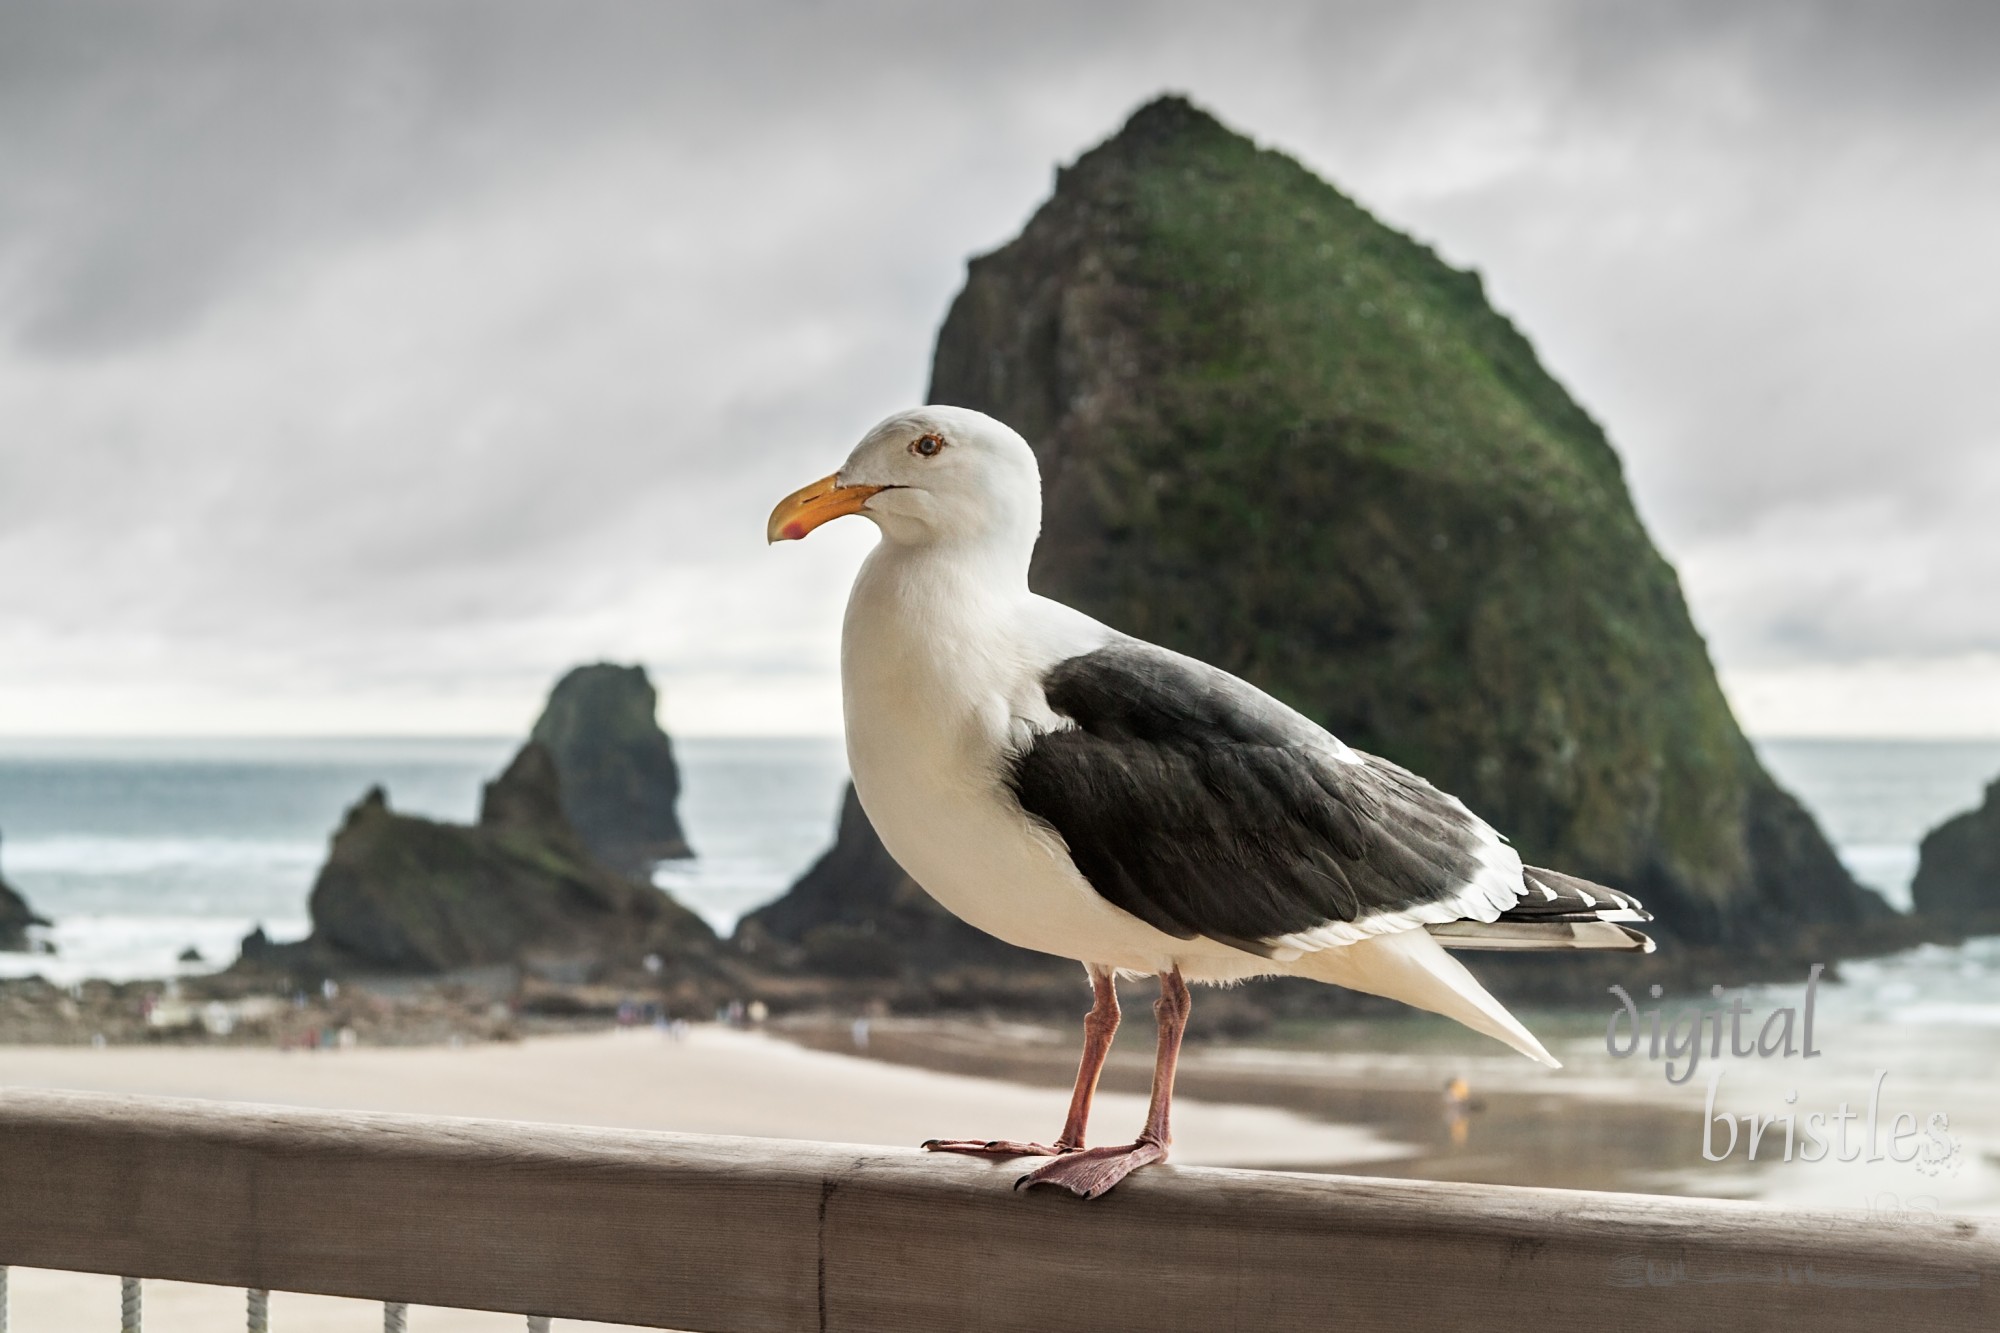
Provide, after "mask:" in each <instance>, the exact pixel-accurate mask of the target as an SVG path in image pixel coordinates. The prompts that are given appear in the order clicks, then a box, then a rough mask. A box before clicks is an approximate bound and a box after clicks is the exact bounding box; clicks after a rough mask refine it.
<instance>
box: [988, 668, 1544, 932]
mask: <svg viewBox="0 0 2000 1333" xmlns="http://www.w3.org/2000/svg"><path fill="white" fill-rule="evenodd" d="M1043 692H1044V694H1045V696H1046V697H1047V700H1048V703H1049V707H1050V708H1051V709H1052V710H1053V711H1054V712H1056V713H1058V714H1060V715H1061V716H1062V717H1064V718H1066V719H1068V720H1069V722H1071V723H1073V724H1074V725H1073V726H1070V727H1065V728H1062V729H1058V730H1051V731H1046V732H1041V733H1038V734H1036V735H1035V736H1034V737H1033V738H1032V739H1031V740H1030V741H1029V743H1028V744H1027V745H1026V746H1025V747H1024V748H1023V749H1022V750H1021V751H1020V752H1019V753H1017V754H1016V755H1014V756H1013V757H1012V761H1011V766H1010V771H1009V773H1008V781H1009V785H1010V786H1011V787H1012V789H1013V792H1014V795H1015V797H1016V799H1018V800H1019V801H1020V803H1021V808H1022V809H1023V810H1025V811H1027V813H1028V814H1030V815H1032V816H1034V817H1035V818H1036V819H1039V820H1041V821H1042V822H1043V823H1045V824H1047V825H1048V826H1049V827H1050V828H1052V829H1054V830H1055V832H1056V833H1057V834H1059V835H1060V836H1061V837H1062V839H1063V842H1064V843H1065V844H1066V845H1067V847H1068V849H1069V854H1070V857H1071V859H1072V860H1073V861H1074V862H1075V863H1076V867H1077V869H1078V870H1079V871H1081V872H1082V873H1083V875H1084V877H1085V878H1086V879H1087V880H1089V881H1090V884H1091V887H1092V888H1094V889H1095V890H1096V891H1097V892H1098V893H1099V894H1101V895H1102V896H1103V897H1104V898H1105V899H1106V900H1108V901H1109V902H1111V903H1114V904H1116V905H1117V906H1119V907H1122V908H1124V909H1125V910H1126V911H1128V912H1130V913H1131V914H1132V915H1134V916H1136V917H1138V918H1139V919H1140V920H1142V921H1145V922H1146V923H1147V924H1149V925H1151V926H1153V927H1155V928H1156V929H1158V930H1160V931H1162V932H1164V933H1166V934H1169V935H1172V936H1175V937H1176V938H1180V939H1193V938H1195V937H1196V936H1206V937H1207V938H1209V939H1214V940H1219V941H1222V942H1224V943H1227V944H1230V945H1233V946H1235V947H1238V948H1243V949H1248V950H1251V951H1252V952H1256V953H1261V954H1270V953H1271V952H1273V950H1274V949H1275V948H1276V947H1279V946H1278V944H1277V943H1276V942H1279V941H1282V940H1283V939H1284V938H1285V937H1288V936H1297V935H1303V934H1308V933H1310V932H1314V931H1323V930H1325V929H1326V928H1328V927H1338V926H1342V925H1345V926H1357V927H1360V928H1361V929H1359V930H1357V931H1353V932H1341V931H1338V930H1336V931H1335V933H1336V934H1345V935H1346V937H1348V938H1358V937H1359V935H1361V934H1367V933H1373V932H1371V931H1369V930H1367V929H1366V927H1367V924H1368V923H1369V922H1370V921H1371V920H1375V921H1378V922H1380V923H1381V927H1386V926H1388V925H1389V924H1390V923H1389V922H1387V921H1383V920H1382V919H1383V918H1386V917H1390V916H1392V915H1396V914H1412V919H1408V922H1407V923H1408V924H1410V925H1415V924H1417V922H1418V921H1419V920H1422V921H1443V920H1452V919H1456V917H1458V916H1460V915H1467V914H1470V912H1471V911H1475V910H1479V909H1480V908H1481V907H1482V906H1483V907H1484V908H1485V910H1483V911H1481V912H1480V914H1481V915H1482V916H1483V917H1485V918H1488V919H1490V918H1491V917H1492V916H1493V915H1494V914H1496V913H1497V912H1498V911H1500V910H1501V909H1502V908H1503V907H1506V906H1511V905H1512V903H1513V901H1514V899H1515V897H1516V896H1517V895H1518V894H1519V893H1520V892H1521V885H1520V881H1519V877H1518V875H1515V876H1513V877H1511V879H1500V878H1498V877H1496V876H1495V875H1494V873H1493V869H1492V867H1491V865H1490V864H1489V861H1490V860H1491V858H1492V857H1493V855H1494V844H1495V842H1496V840H1497V839H1496V835H1494V834H1493V833H1492V832H1491V830H1489V829H1487V828H1486V826H1485V825H1484V824H1482V823H1480V821H1479V820H1477V819H1475V818H1474V817H1473V816H1472V815H1471V814H1470V813H1469V812H1467V811H1466V809H1465V807H1464V806H1462V805H1460V804H1459V803H1458V802H1457V801H1456V800H1454V799H1452V798H1451V797H1449V796H1446V795H1445V794H1443V793H1442V792H1440V791H1438V790H1437V789H1436V788H1434V787H1432V786H1431V785H1430V784H1429V783H1427V782H1425V781H1424V780H1423V779H1422V778H1419V777H1417V776H1416V775H1414V774H1412V773H1410V772H1408V771H1407V770H1405V769H1402V768H1399V767H1397V766H1396V765H1394V764H1391V763H1389V762H1388V761H1386V760H1383V759H1377V758H1375V757H1373V756H1371V755H1364V754H1361V753H1360V752H1358V751H1352V750H1345V749H1344V747H1341V746H1340V744H1339V742H1337V741H1334V740H1333V739H1332V738H1331V737H1329V736H1327V734H1326V733H1325V732H1323V731H1321V730H1320V729H1319V728H1318V727H1315V726H1314V725H1313V724H1312V723H1311V722H1309V721H1307V720H1306V719H1305V718H1304V717H1302V716H1300V715H1299V714H1298V713H1295V712H1293V711H1292V710H1291V709H1289V708H1286V707H1285V706H1284V705H1283V704H1280V703H1279V702H1277V701H1276V700H1275V699H1272V698H1271V697H1269V696H1268V695H1265V694H1263V693H1262V692H1260V691H1258V690H1256V689H1253V688H1252V687H1250V686H1248V685H1246V684H1244V683H1243V682H1242V681H1239V680H1237V679H1236V678H1235V677H1233V676H1231V675H1229V674H1227V673H1226V672H1223V671H1219V670H1217V669H1215V668H1214V667H1210V666H1208V665H1206V664H1205V663H1202V662H1198V661H1195V660H1194V659H1192V658H1188V657H1183V656H1181V655H1179V654H1178V653H1171V652H1168V651H1167V650H1165V649H1163V648H1156V647H1154V646H1152V645H1151V644H1146V643H1142V642H1139V641H1137V640H1120V641H1117V642H1115V643H1113V644H1111V645H1110V646H1108V647H1105V648H1101V649H1099V650H1097V651H1095V652H1092V653H1087V654H1084V655H1083V656H1080V657H1073V658H1070V659H1068V660H1066V661H1064V662H1061V663H1058V664H1057V665H1056V666H1055V667H1054V668H1052V669H1051V670H1050V672H1049V673H1048V675H1047V676H1046V678H1045V679H1044V681H1043ZM1343 754H1344V755H1345V756H1346V757H1345V758H1343V757H1342V755H1343ZM1482 858H1485V859H1482ZM1510 859H1511V858H1510ZM1455 904H1456V905H1457V907H1455V906H1454V905H1455ZM1460 907H1462V908H1465V909H1466V910H1458V908H1460ZM1378 928H1380V927H1378ZM1327 942H1335V941H1333V940H1328V941H1327Z"/></svg>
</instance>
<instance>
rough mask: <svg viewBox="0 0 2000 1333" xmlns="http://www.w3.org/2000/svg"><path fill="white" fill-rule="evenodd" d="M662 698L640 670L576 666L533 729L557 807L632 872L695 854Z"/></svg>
mask: <svg viewBox="0 0 2000 1333" xmlns="http://www.w3.org/2000/svg"><path fill="white" fill-rule="evenodd" d="M659 703H660V699H659V694H658V692H657V691H655V690H654V688H653V682H652V681H651V680H650V679H649V678H648V677H647V675H646V669H645V668H644V667H637V666H614V665H612V664H611V663H608V662H599V663H596V664H594V665H591V666H580V667H577V668H575V669H574V670H572V671H571V672H569V674H567V675H565V676H564V677H563V678H562V679H561V680H560V681H558V682H556V687H555V689H554V690H553V691H551V692H550V694H549V701H548V704H547V706H546V707H544V708H543V710H542V716H541V718H540V719H539V720H538V721H537V722H536V723H535V728H534V730H533V731H532V732H531V733H530V740H531V741H532V742H534V743H536V744H539V745H541V746H543V747H545V748H546V749H547V750H548V752H549V754H550V755H551V756H552V757H553V758H554V760H555V766H556V773H557V775H558V776H559V778H560V779H561V790H562V804H563V811H564V813H566V814H567V815H568V816H569V822H570V824H571V825H572V826H573V827H574V828H575V829H576V832H577V834H578V836H579V837H581V838H582V839H583V843H584V846H586V847H588V848H589V849H590V852H591V854H592V855H593V856H595V857H596V858H597V859H598V860H599V861H602V862H603V863H604V864H605V865H607V866H610V867H611V868H612V869H613V870H616V871H618V872H619V873H620V874H624V875H632V876H637V877H639V878H647V877H649V876H650V875H651V874H652V869H653V866H654V865H655V864H656V863H658V862H660V861H665V860H672V859H675V858H680V857H687V856H692V855H693V854H694V853H693V852H692V851H691V850H690V849H689V848H688V844H687V838H686V837H685V836H684V835H683V834H682V832H681V824H680V816H679V813H678V811H677V809H676V807H677V805H678V803H679V801H680V794H681V779H680V770H679V768H678V767H676V765H675V764H674V747H673V742H672V741H670V740H669V739H668V738H667V733H666V732H665V731H663V730H662V729H661V727H660V722H659V716H658V712H659Z"/></svg>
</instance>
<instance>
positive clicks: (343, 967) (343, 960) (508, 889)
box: [245, 742, 715, 974]
mask: <svg viewBox="0 0 2000 1333" xmlns="http://www.w3.org/2000/svg"><path fill="white" fill-rule="evenodd" d="M309 906H310V910H311V913H312V923H313V930H312V935H311V936H310V937H309V938H308V939H307V940H306V941H305V942H304V944H303V945H300V946H271V947H267V948H265V949H263V950H261V951H253V950H252V949H251V948H249V947H246V949H245V957H246V960H252V961H255V960H254V959H252V954H253V952H258V953H261V956H262V958H263V960H265V961H278V962H289V961H293V960H294V955H296V960H297V961H298V962H301V963H304V964H317V965H320V966H323V967H325V968H327V969H329V970H332V971H336V972H384V973H405V974H436V973H441V972H449V971H452V970H454V969H458V968H466V967H478V966H486V965H492V964H527V965H530V966H538V965H552V966H553V965H560V966H562V967H564V968H567V969H568V970H571V971H577V970H579V969H581V970H583V971H586V972H587V971H589V970H592V969H610V970H613V971H617V970H620V969H627V970H629V969H632V968H635V967H637V966H638V964H639V963H640V961H641V960H642V959H643V957H644V956H645V955H647V954H649V953H650V954H657V955H659V956H660V957H661V958H662V959H663V960H665V961H666V962H667V963H668V964H669V965H670V966H673V967H675V968H676V969H677V970H680V969H685V968H689V967H691V968H693V969H694V970H695V971H697V972H699V971H702V970H704V969H705V968H706V967H707V965H708V964H709V962H710V961H711V960H712V958H713V954H714V945H715V937H714V934H713V932H711V931H710V930H709V928H708V927H707V925H706V924H704V923H703V922H702V921H701V919H700V918H699V917H697V916H695V914H694V913H692V912H690V911H689V910H688V909H687V908H685V907H683V906H681V905H680V904H679V903H677V902H675V901H674V900H673V899H672V898H670V897H669V896H668V895H666V894H665V893H662V892H661V891H660V890H658V889H655V888H653V887H652V886H651V885H647V884H640V883H637V882H635V881H633V880H632V879H630V878H628V877H626V876H624V875H620V874H617V873H614V872H613V871H611V870H609V869H607V868H606V867H604V866H602V865H600V864H599V863H598V862H597V861H596V859H595V858H593V857H592V856H591V855H590V853H589V852H588V851H587V850H586V849H585V847H584V845H583V843H582V841H581V840H580V839H579V838H578V836H577V834H576V832H575V831H574V830H573V829H572V828H571V827H570V826H569V823H568V821H567V820H566V819H564V817H563V813H562V804H561V798H560V786H559V779H558V778H557V774H556V766H555V762H554V759H553V758H552V757H551V755H550V754H549V752H548V751H547V750H546V749H544V748H543V747H542V746H541V745H539V744H536V743H534V742H530V743H529V744H527V745H525V746H523V747H522V749H521V751H520V753H519V754H517V755H516V756H515V757H514V761H513V763H512V764H510V765H509V766H508V768H507V771H506V772H504V773H502V774H501V775H500V776H499V777H498V778H496V779H494V780H493V781H492V782H491V783H488V784H487V787H486V790H485V795H484V800H483V802H482V806H481V811H480V818H479V823H478V824H476V825H473V826H470V827H468V826H465V825H460V824H445V823H439V822H437V821H434V820H429V819H422V818H418V817H416V816H414V815H405V814H399V813H397V812H396V811H394V810H392V809H391V808H390V807H389V801H388V796H387V794H386V793H385V792H384V791H383V790H382V789H381V788H380V787H376V788H374V789H372V790H370V791H369V792H368V793H367V795H365V796H364V797H362V799H361V800H360V802H359V803H357V804H356V805H355V806H354V808H353V809H351V810H349V811H348V812H347V817H346V819H345V820H344V821H343V822H342V824H341V827H340V831H339V832H338V833H336V834H335V835H334V839H333V846H332V849H331V850H330V852H329V853H328V856H327V860H326V864H325V865H324V866H323V867H321V869H320V872H319V877H318V879H317V880H316V881H315V882H314V884H313V889H312V896H311V898H310V901H309Z"/></svg>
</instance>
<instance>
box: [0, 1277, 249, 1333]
mask: <svg viewBox="0 0 2000 1333" xmlns="http://www.w3.org/2000/svg"><path fill="white" fill-rule="evenodd" d="M244 1298H245V1299H244V1306H245V1308H246V1312H247V1314H248V1316H249V1328H250V1333H271V1293H270V1292H268V1291H264V1290H261V1289H260V1288H257V1287H252V1288H250V1290H249V1291H247V1292H245V1293H244ZM0 1333H7V1330H6V1329H4V1328H0Z"/></svg>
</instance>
